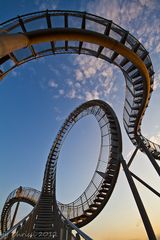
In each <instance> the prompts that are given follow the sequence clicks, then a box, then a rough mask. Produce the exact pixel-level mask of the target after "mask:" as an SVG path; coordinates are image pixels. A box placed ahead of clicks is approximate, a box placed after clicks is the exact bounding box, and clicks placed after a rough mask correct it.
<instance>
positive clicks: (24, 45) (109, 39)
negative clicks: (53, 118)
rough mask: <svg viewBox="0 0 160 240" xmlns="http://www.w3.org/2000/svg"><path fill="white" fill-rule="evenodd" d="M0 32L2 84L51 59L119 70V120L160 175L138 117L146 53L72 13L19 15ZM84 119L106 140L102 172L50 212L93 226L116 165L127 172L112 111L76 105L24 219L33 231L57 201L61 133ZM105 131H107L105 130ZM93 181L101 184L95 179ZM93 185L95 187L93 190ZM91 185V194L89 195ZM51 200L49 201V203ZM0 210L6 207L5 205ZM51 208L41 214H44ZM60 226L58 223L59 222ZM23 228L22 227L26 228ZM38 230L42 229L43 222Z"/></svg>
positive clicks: (146, 84) (146, 92) (149, 69)
mask: <svg viewBox="0 0 160 240" xmlns="http://www.w3.org/2000/svg"><path fill="white" fill-rule="evenodd" d="M0 32H1V35H0V57H1V58H0V64H1V66H0V77H1V79H3V77H4V76H5V75H6V74H7V73H8V72H10V71H11V70H12V69H14V68H15V67H18V66H19V65H21V64H23V63H25V62H28V61H30V60H33V59H36V58H39V57H43V56H48V55H54V54H68V53H70V54H87V55H92V56H95V57H96V58H101V59H103V60H105V61H108V62H109V63H111V64H114V65H116V66H117V67H119V68H120V69H121V70H122V73H123V75H124V78H125V81H126V97H125V106H124V118H123V120H124V126H125V129H126V132H127V134H128V136H129V138H130V139H131V141H132V143H133V144H134V145H135V146H136V147H137V148H136V151H137V149H140V150H141V151H143V152H145V153H146V154H147V156H148V157H149V159H150V161H151V163H152V165H153V167H154V168H155V170H156V172H157V173H158V174H159V175H160V168H159V165H158V164H157V162H156V160H159V159H160V146H159V145H158V144H155V143H153V142H151V141H149V140H148V139H146V138H145V137H144V136H143V135H142V133H141V122H142V118H143V116H144V113H145V110H146V108H147V106H148V103H149V100H150V97H151V93H152V91H153V75H154V71H153V66H152V62H151V59H150V57H149V54H148V52H147V50H146V49H145V48H144V46H143V45H142V44H141V43H140V42H139V41H138V40H137V39H136V38H134V37H133V36H132V35H131V34H130V33H129V32H128V31H126V30H124V29H123V28H121V27H119V26H118V25H116V24H115V23H113V22H112V21H110V20H107V19H104V18H102V17H98V16H95V15H92V14H88V13H84V12H75V11H49V10H47V11H42V12H36V13H31V14H27V15H23V16H19V17H17V18H14V19H11V20H9V21H7V22H4V23H2V24H1V25H0ZM11 66H12V67H11ZM90 104H91V105H90ZM94 104H95V105H94ZM96 104H98V105H96ZM86 109H88V111H86ZM81 113H82V116H81ZM76 114H77V115H76ZM87 114H93V115H94V116H95V117H96V119H97V121H98V123H99V126H100V129H101V136H105V135H106V136H108V137H109V139H110V144H109V146H108V147H109V150H110V154H109V156H108V159H109V160H108V162H107V163H106V169H101V170H99V166H98V165H97V168H96V171H95V174H94V176H93V178H92V181H91V183H90V184H89V185H88V187H87V188H86V190H85V191H84V193H83V194H82V195H81V196H80V197H79V198H78V199H77V200H75V201H74V202H73V203H71V204H67V205H65V204H61V203H59V208H57V210H55V212H56V214H57V216H59V215H58V212H59V211H61V213H62V214H63V215H64V216H65V217H66V218H67V219H70V220H71V222H73V223H74V224H76V225H77V226H78V227H81V226H84V225H86V224H87V223H89V222H90V221H92V220H93V218H95V217H96V216H97V214H98V213H99V212H100V211H101V210H102V208H103V207H104V205H105V204H106V202H107V201H108V199H109V197H110V195H111V193H112V191H113V188H114V185H115V182H116V179H117V176H118V171H119V165H120V162H122V165H123V167H124V168H125V167H126V166H125V165H124V164H125V163H124V161H123V160H122V159H121V160H120V158H121V157H120V156H121V154H120V153H121V144H120V142H121V136H120V130H119V125H118V121H117V119H116V116H115V114H114V112H113V110H112V109H111V108H110V107H109V106H108V105H107V104H106V103H104V102H102V101H97V102H96V103H95V101H91V102H88V103H86V104H84V105H81V106H80V107H79V108H77V109H76V110H75V111H74V112H73V113H72V114H71V115H70V116H69V117H68V119H67V120H66V121H65V123H64V125H63V126H62V128H61V130H60V131H59V133H58V135H57V137H56V140H55V141H54V144H53V146H52V148H51V152H50V154H49V156H48V160H47V163H46V169H45V174H44V180H43V186H42V191H41V194H40V198H39V199H38V203H37V205H36V206H35V208H34V209H35V210H33V213H32V214H31V215H32V216H30V217H29V220H28V222H29V223H30V225H31V223H33V222H36V221H37V229H40V228H41V227H38V226H41V225H40V222H41V221H42V219H41V217H40V219H38V218H36V215H35V213H34V212H37V211H40V209H39V207H38V206H41V207H42V205H44V206H43V207H44V209H45V203H46V202H50V201H51V202H52V204H53V199H54V200H55V201H56V196H55V176H56V162H57V159H58V154H59V151H60V147H61V144H62V142H63V139H64V137H65V134H67V132H68V131H69V130H70V128H71V127H72V125H74V123H75V122H76V121H77V120H79V119H80V118H81V117H83V115H84V116H85V115H87ZM77 116H79V119H77ZM105 126H107V127H106V128H105ZM104 139H105V138H104ZM104 141H105V140H104ZM104 145H105V144H103V137H102V142H101V151H100V156H99V159H101V153H102V152H103V151H105V149H104ZM136 151H135V154H136ZM132 160H133V159H132ZM126 172H127V169H126ZM97 178H100V179H101V180H97ZM95 179H96V180H95ZM129 181H131V180H129ZM97 182H98V185H96V184H97ZM94 185H95V189H94V190H92V191H90V189H92V188H93V186H94ZM88 193H89V196H88V195H87V194H88ZM46 196H47V197H46ZM50 196H52V200H51V199H50ZM5 206H7V201H6V205H5ZM43 207H42V209H43ZM50 207H51V206H50ZM50 207H49V206H48V209H45V211H46V212H47V211H48V214H49V212H50ZM6 209H7V208H6ZM8 209H9V208H8ZM3 210H4V212H3V213H4V215H3V214H2V215H3V219H2V229H3V230H4V231H5V230H7V221H8V220H7V219H8V216H9V210H7V211H8V213H7V214H6V213H5V208H4V209H3ZM43 211H44V210H42V212H43ZM142 215H143V214H142ZM144 215H145V213H144ZM4 216H5V217H4ZM39 216H40V214H39ZM53 217H54V215H52V216H51V218H53ZM145 217H146V216H145ZM142 218H143V217H142ZM45 221H46V220H45ZM59 221H61V220H60V219H59ZM42 222H43V221H42ZM50 224H51V223H50ZM148 224H149V223H148V222H147V224H146V225H147V226H148ZM25 225H26V226H27V223H26V224H24V226H25ZM42 225H43V226H44V222H43V224H42ZM149 225H150V224H149ZM51 228H52V227H51ZM146 228H147V227H146ZM149 228H150V227H149ZM28 229H29V228H28ZM32 230H33V229H32ZM28 231H31V229H29V230H28ZM37 231H39V230H37ZM150 234H151V235H150ZM148 235H149V236H152V240H153V239H156V238H154V237H153V235H154V234H153V233H152V229H150V230H148Z"/></svg>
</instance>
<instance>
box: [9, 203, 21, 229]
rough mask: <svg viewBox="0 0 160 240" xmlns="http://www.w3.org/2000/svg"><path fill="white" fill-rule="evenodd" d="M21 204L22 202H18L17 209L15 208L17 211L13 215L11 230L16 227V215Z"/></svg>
mask: <svg viewBox="0 0 160 240" xmlns="http://www.w3.org/2000/svg"><path fill="white" fill-rule="evenodd" d="M19 204H20V202H17V205H16V208H15V211H14V214H13V218H12V222H11V228H12V227H13V225H14V222H15V219H16V215H17V212H18V208H19Z"/></svg>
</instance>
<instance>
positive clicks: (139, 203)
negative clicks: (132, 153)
mask: <svg viewBox="0 0 160 240" xmlns="http://www.w3.org/2000/svg"><path fill="white" fill-rule="evenodd" d="M120 160H121V163H122V166H123V169H124V172H125V175H126V178H127V180H128V183H129V186H130V188H131V191H132V193H133V196H134V199H135V202H136V204H137V207H138V209H139V213H140V215H141V218H142V221H143V224H144V226H145V229H146V232H147V235H148V238H149V240H156V236H155V233H154V231H153V228H152V225H151V223H150V220H149V218H148V215H147V213H146V210H145V207H144V205H143V202H142V200H141V197H140V195H139V193H138V190H137V188H136V185H135V183H134V181H133V178H132V176H131V173H130V171H129V169H128V167H127V164H126V162H125V160H124V159H123V156H122V155H121V157H120Z"/></svg>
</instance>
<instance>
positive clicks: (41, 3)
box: [35, 0, 58, 11]
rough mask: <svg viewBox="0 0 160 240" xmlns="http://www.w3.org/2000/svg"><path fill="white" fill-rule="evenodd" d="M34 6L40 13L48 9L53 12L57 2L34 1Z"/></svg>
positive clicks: (52, 0)
mask: <svg viewBox="0 0 160 240" xmlns="http://www.w3.org/2000/svg"><path fill="white" fill-rule="evenodd" d="M35 5H36V6H37V7H38V9H39V10H40V11H43V10H46V9H49V10H55V9H56V8H57V5H58V1H56V0H45V1H43V0H36V1H35Z"/></svg>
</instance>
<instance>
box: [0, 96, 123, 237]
mask: <svg viewBox="0 0 160 240" xmlns="http://www.w3.org/2000/svg"><path fill="white" fill-rule="evenodd" d="M88 115H93V116H94V117H95V119H96V120H97V122H98V124H99V127H100V131H101V148H100V154H99V158H98V163H97V167H96V170H95V173H94V175H93V177H92V179H91V182H90V184H89V185H88V186H87V188H86V189H85V191H84V192H83V193H82V195H81V196H80V197H79V198H78V199H76V200H75V201H74V202H72V203H69V204H62V203H58V208H59V209H58V212H61V213H60V214H59V217H60V216H61V215H62V216H63V218H64V219H68V220H69V221H71V222H72V223H73V224H76V226H77V227H82V226H85V225H86V224H88V223H89V222H90V221H92V220H93V219H94V218H95V217H96V216H97V215H98V214H99V213H100V212H101V210H102V209H103V208H104V206H105V204H106V203H107V201H108V199H109V198H110V196H111V194H112V191H113V189H114V186H115V184H116V181H117V177H118V173H119V168H120V155H121V152H122V145H121V144H122V139H121V131H120V127H119V123H118V120H117V118H116V115H115V113H114V111H113V110H112V108H111V107H110V106H109V105H108V104H107V103H105V102H103V101H101V100H92V101H89V102H86V103H84V104H82V105H80V106H79V107H78V108H76V109H75V110H74V111H73V112H72V113H71V114H70V115H69V117H68V118H67V119H66V120H65V122H64V124H63V126H62V127H61V129H60V131H59V132H58V134H57V137H56V139H55V141H54V143H53V146H52V148H51V150H50V153H49V156H48V160H47V163H46V168H45V173H44V179H43V185H42V191H41V193H40V192H39V191H37V190H35V189H28V188H22V187H20V188H18V189H16V190H14V191H13V192H12V193H11V194H10V195H9V197H8V198H7V200H6V203H5V206H4V208H3V212H2V230H3V232H5V231H6V230H8V229H7V226H8V221H7V218H8V216H9V214H8V213H9V212H10V209H11V207H12V205H13V204H14V203H15V202H16V201H24V202H27V203H29V204H31V205H33V206H34V205H35V207H34V209H33V210H32V212H31V214H29V215H28V216H27V217H26V218H27V220H26V219H24V221H21V223H20V226H19V225H18V226H16V228H17V231H18V232H19V231H20V232H19V233H23V232H26V231H29V233H30V232H32V231H33V229H34V231H35V232H39V231H43V230H44V231H46V229H47V231H49V232H52V228H53V226H52V225H53V224H52V223H53V219H54V214H57V207H56V206H55V205H54V203H55V204H56V202H54V199H55V197H56V194H55V193H56V167H57V161H58V157H59V154H60V150H61V147H62V144H63V142H64V140H65V138H66V137H67V135H68V134H69V131H70V130H71V129H72V127H73V126H74V124H76V122H77V121H79V120H81V119H82V118H83V117H85V116H88ZM107 153H108V154H107ZM56 205H57V204H56ZM52 211H53V213H52ZM50 215H51V219H50V218H49V216H50ZM57 216H58V215H57ZM62 216H61V218H62ZM57 219H58V218H57ZM68 220H67V221H68ZM57 221H59V219H58V220H57ZM22 222H23V224H22ZM71 222H69V223H71ZM73 226H75V225H73ZM14 228H15V226H14ZM42 228H44V229H43V230H42ZM10 231H12V229H11V230H9V231H8V232H9V233H10ZM18 239H19V238H18Z"/></svg>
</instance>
